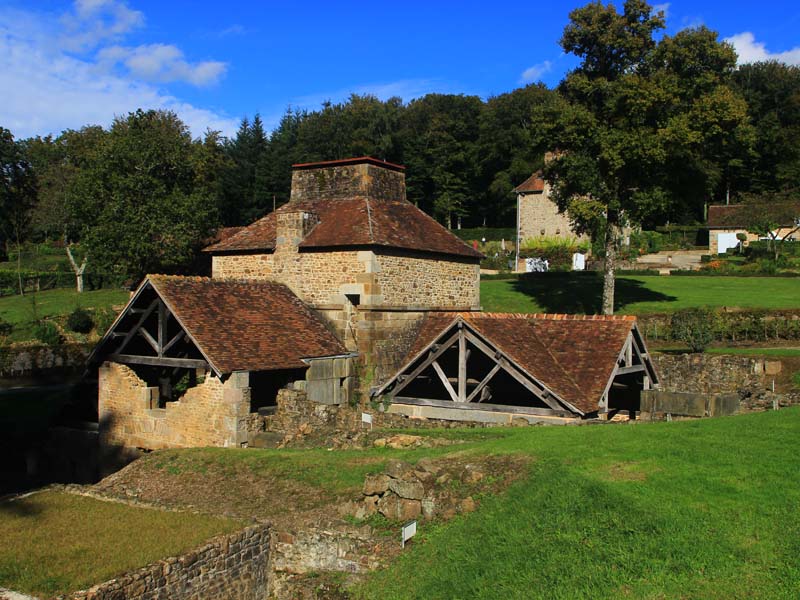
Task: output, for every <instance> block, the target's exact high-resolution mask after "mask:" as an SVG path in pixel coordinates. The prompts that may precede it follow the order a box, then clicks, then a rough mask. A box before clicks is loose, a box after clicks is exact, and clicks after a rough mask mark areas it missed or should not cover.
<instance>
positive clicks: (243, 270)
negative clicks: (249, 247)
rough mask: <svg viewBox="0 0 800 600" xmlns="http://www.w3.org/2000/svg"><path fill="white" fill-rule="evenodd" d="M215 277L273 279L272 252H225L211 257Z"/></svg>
mask: <svg viewBox="0 0 800 600" xmlns="http://www.w3.org/2000/svg"><path fill="white" fill-rule="evenodd" d="M211 274H212V277H213V278H214V279H247V280H250V281H272V280H273V276H272V254H225V255H220V256H213V257H211Z"/></svg>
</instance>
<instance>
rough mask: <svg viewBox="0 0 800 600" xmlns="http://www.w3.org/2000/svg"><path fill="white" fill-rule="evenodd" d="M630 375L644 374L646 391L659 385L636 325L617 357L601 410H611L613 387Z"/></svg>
mask: <svg viewBox="0 0 800 600" xmlns="http://www.w3.org/2000/svg"><path fill="white" fill-rule="evenodd" d="M630 373H641V374H642V388H643V389H645V390H649V389H651V388H654V387H658V385H659V382H658V374H657V373H656V370H655V368H654V367H653V363H652V362H651V360H650V355H649V354H648V353H647V347H646V346H645V343H644V339H643V338H642V334H641V332H640V331H639V328H638V327H637V326H636V325H634V326H633V327H632V328H631V332H630V333H629V334H628V338H627V339H626V340H625V344H624V345H623V346H622V350H620V353H619V355H618V356H617V360H616V363H615V364H614V370H613V371H612V373H611V377H609V379H608V383H607V384H606V388H605V391H604V392H603V396H602V397H601V398H600V408H601V410H603V409H605V410H607V409H608V408H609V406H608V395H609V392H610V391H611V386H612V385H614V384H615V383H617V382H618V379H619V377H620V376H622V375H628V374H630Z"/></svg>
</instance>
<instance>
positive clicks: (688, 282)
mask: <svg viewBox="0 0 800 600" xmlns="http://www.w3.org/2000/svg"><path fill="white" fill-rule="evenodd" d="M602 289H603V282H602V278H601V277H600V276H593V275H591V274H565V275H564V276H558V277H551V276H545V277H542V278H540V279H528V280H524V281H520V280H516V279H515V280H491V281H482V282H481V304H482V305H483V309H484V310H486V311H490V312H518V313H533V312H548V313H586V314H593V313H597V312H599V311H600V303H601V297H602ZM615 305H616V310H617V312H620V313H623V314H645V313H660V312H670V311H674V310H678V309H681V308H690V307H695V306H712V307H713V306H737V307H742V308H774V309H778V308H800V279H798V278H791V277H703V276H696V277H681V276H642V277H633V276H628V275H625V276H621V277H618V278H617V281H616V301H615Z"/></svg>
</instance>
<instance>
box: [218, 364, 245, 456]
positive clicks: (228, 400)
mask: <svg viewBox="0 0 800 600" xmlns="http://www.w3.org/2000/svg"><path fill="white" fill-rule="evenodd" d="M250 391H251V390H250V372H249V371H236V372H234V373H231V374H230V375H229V376H228V379H227V380H226V381H225V383H224V384H223V389H222V402H223V404H224V405H225V408H226V412H225V417H224V422H225V430H226V439H225V440H224V442H223V445H224V446H233V447H241V446H242V445H243V444H245V443H246V442H247V438H248V434H247V419H248V417H249V415H250Z"/></svg>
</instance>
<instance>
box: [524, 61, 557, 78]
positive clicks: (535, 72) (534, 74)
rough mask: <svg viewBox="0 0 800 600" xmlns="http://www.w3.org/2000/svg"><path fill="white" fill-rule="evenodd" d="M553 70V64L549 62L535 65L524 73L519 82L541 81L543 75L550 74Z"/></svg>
mask: <svg viewBox="0 0 800 600" xmlns="http://www.w3.org/2000/svg"><path fill="white" fill-rule="evenodd" d="M552 68H553V63H551V62H550V61H549V60H546V61H544V62H540V63H538V64H535V65H533V66H532V67H528V68H527V69H525V70H524V71H523V72H522V75H520V78H519V82H520V83H531V82H533V81H539V80H540V79H541V78H542V75H544V74H545V73H548V72H549V71H550V69H552Z"/></svg>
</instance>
